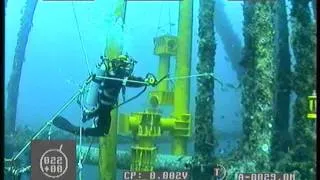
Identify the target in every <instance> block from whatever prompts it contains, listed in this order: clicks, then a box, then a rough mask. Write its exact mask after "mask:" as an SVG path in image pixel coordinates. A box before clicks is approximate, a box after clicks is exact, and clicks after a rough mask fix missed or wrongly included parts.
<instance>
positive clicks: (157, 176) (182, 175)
mask: <svg viewBox="0 0 320 180" xmlns="http://www.w3.org/2000/svg"><path fill="white" fill-rule="evenodd" d="M189 178H190V174H189V172H188V171H157V172H156V171H151V172H135V171H125V172H124V173H123V179H124V180H186V179H189Z"/></svg>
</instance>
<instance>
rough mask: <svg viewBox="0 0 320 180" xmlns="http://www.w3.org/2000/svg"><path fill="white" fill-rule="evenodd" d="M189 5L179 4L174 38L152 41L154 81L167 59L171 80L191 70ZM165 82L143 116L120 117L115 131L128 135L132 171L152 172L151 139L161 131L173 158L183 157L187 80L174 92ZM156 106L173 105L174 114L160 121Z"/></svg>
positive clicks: (151, 97)
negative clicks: (172, 68) (130, 137)
mask: <svg viewBox="0 0 320 180" xmlns="http://www.w3.org/2000/svg"><path fill="white" fill-rule="evenodd" d="M192 13H193V1H192V0H183V1H180V12H179V27H178V37H175V36H172V35H164V36H159V37H156V38H154V43H155V48H154V54H155V55H158V56H159V69H158V77H164V76H165V75H167V74H168V73H169V69H170V57H171V56H176V59H177V62H176V67H175V68H176V69H175V76H176V77H180V76H189V75H190V69H191V44H192ZM169 89H170V88H169V84H168V81H162V82H161V83H159V84H158V86H157V89H156V90H155V91H152V92H150V93H149V96H148V97H149V101H150V104H151V106H152V108H150V109H147V110H146V111H145V112H136V113H131V114H130V115H121V116H120V119H119V121H120V122H121V124H120V125H119V127H118V132H119V134H123V135H127V134H129V132H131V133H132V134H133V136H134V139H135V143H134V145H133V146H132V147H131V155H132V156H131V165H130V170H132V171H138V172H139V171H140V172H141V171H153V170H154V165H155V158H156V154H157V147H156V146H155V142H154V141H155V139H156V138H157V137H160V136H161V135H162V133H163V132H164V131H168V132H169V133H170V134H171V135H172V136H173V139H174V140H173V144H172V153H173V155H185V154H186V152H187V146H186V145H187V138H188V137H190V134H191V115H190V114H189V92H190V90H189V89H190V80H189V79H188V78H186V79H179V80H176V81H175V89H174V92H172V91H170V90H169ZM159 105H173V106H174V112H173V116H172V117H170V118H164V117H161V111H158V106H159Z"/></svg>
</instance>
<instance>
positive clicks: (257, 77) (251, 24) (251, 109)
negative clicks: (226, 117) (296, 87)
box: [241, 1, 275, 172]
mask: <svg viewBox="0 0 320 180" xmlns="http://www.w3.org/2000/svg"><path fill="white" fill-rule="evenodd" d="M243 12H244V18H245V19H244V29H243V33H244V38H245V52H244V53H245V54H244V59H243V63H242V64H243V65H244V66H245V67H246V75H245V77H244V79H243V89H242V98H241V103H242V106H243V110H244V114H243V132H244V141H243V142H244V144H243V155H244V157H243V158H244V160H245V159H249V160H250V161H251V163H250V166H251V167H250V168H251V169H250V170H249V169H248V170H247V172H250V171H258V172H259V171H264V172H266V171H268V170H269V169H270V164H271V162H270V156H271V152H270V149H271V142H272V133H273V128H274V127H273V126H274V116H273V107H274V97H275V93H274V89H275V57H274V54H275V48H274V43H275V32H274V29H275V27H274V21H273V20H274V1H259V2H257V1H245V2H244V9H243Z"/></svg>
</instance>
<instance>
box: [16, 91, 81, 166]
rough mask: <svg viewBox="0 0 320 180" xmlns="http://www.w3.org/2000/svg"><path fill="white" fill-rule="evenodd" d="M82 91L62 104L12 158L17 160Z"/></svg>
mask: <svg viewBox="0 0 320 180" xmlns="http://www.w3.org/2000/svg"><path fill="white" fill-rule="evenodd" d="M80 93H81V91H77V92H76V93H75V94H74V95H73V96H72V97H71V99H70V100H69V101H68V102H67V103H66V104H64V105H63V106H62V108H61V109H60V110H59V111H58V112H57V113H56V114H55V115H54V116H53V117H52V118H51V119H50V120H49V121H48V122H47V123H46V124H45V125H44V126H43V127H42V128H41V129H40V130H39V131H38V132H37V133H36V134H35V135H34V136H33V137H32V138H31V140H30V141H28V143H27V144H26V145H25V146H24V147H23V148H22V149H21V150H20V151H19V153H18V154H17V155H16V156H15V157H13V158H12V160H13V161H15V160H17V158H18V157H19V156H21V154H22V153H23V152H24V151H25V150H26V149H27V148H28V146H29V145H30V144H31V142H32V140H35V139H36V138H37V137H38V136H39V135H40V134H41V133H42V132H43V131H44V130H45V129H46V128H47V127H48V126H49V125H51V124H52V121H53V120H54V119H55V118H56V117H57V116H59V115H60V114H61V113H62V112H63V111H64V110H65V109H66V108H67V107H69V105H71V103H72V102H73V101H74V100H75V99H76V98H77V97H78V96H79V95H80Z"/></svg>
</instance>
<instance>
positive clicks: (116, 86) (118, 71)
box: [52, 55, 157, 137]
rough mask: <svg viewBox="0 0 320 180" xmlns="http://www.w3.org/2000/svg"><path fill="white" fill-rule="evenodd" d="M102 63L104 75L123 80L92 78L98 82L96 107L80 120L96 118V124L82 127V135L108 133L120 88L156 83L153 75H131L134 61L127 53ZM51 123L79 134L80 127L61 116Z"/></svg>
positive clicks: (153, 84)
mask: <svg viewBox="0 0 320 180" xmlns="http://www.w3.org/2000/svg"><path fill="white" fill-rule="evenodd" d="M103 63H104V65H105V67H106V68H105V73H104V74H105V76H106V77H109V78H118V79H123V81H119V80H113V79H98V78H93V81H94V82H97V83H99V84H100V87H99V90H98V92H99V95H98V108H97V109H96V110H95V111H92V112H86V111H85V112H84V115H83V119H82V121H83V122H85V121H87V120H89V119H92V118H97V126H96V127H94V128H83V129H82V135H83V136H95V137H99V136H105V135H107V134H108V133H109V129H110V124H111V110H112V109H113V108H115V106H116V105H117V101H118V96H119V93H120V90H121V89H122V88H124V87H144V86H146V85H151V86H155V85H156V84H157V80H156V79H155V77H154V76H153V75H151V76H147V77H146V78H142V77H135V76H133V75H132V72H133V68H134V64H135V63H136V61H134V60H133V59H132V58H130V57H129V56H127V55H120V56H119V57H118V58H115V59H111V60H109V59H103ZM126 80H129V81H126ZM130 80H131V81H130ZM134 81H137V82H134ZM139 82H142V83H139ZM144 82H145V83H144ZM52 123H53V125H55V126H56V127H58V128H60V129H63V130H65V131H68V132H70V133H73V134H75V135H79V134H80V128H79V127H77V126H74V125H72V124H71V123H70V122H69V121H68V120H67V119H65V118H64V117H62V116H58V117H56V118H55V119H54V120H53V122H52Z"/></svg>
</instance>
